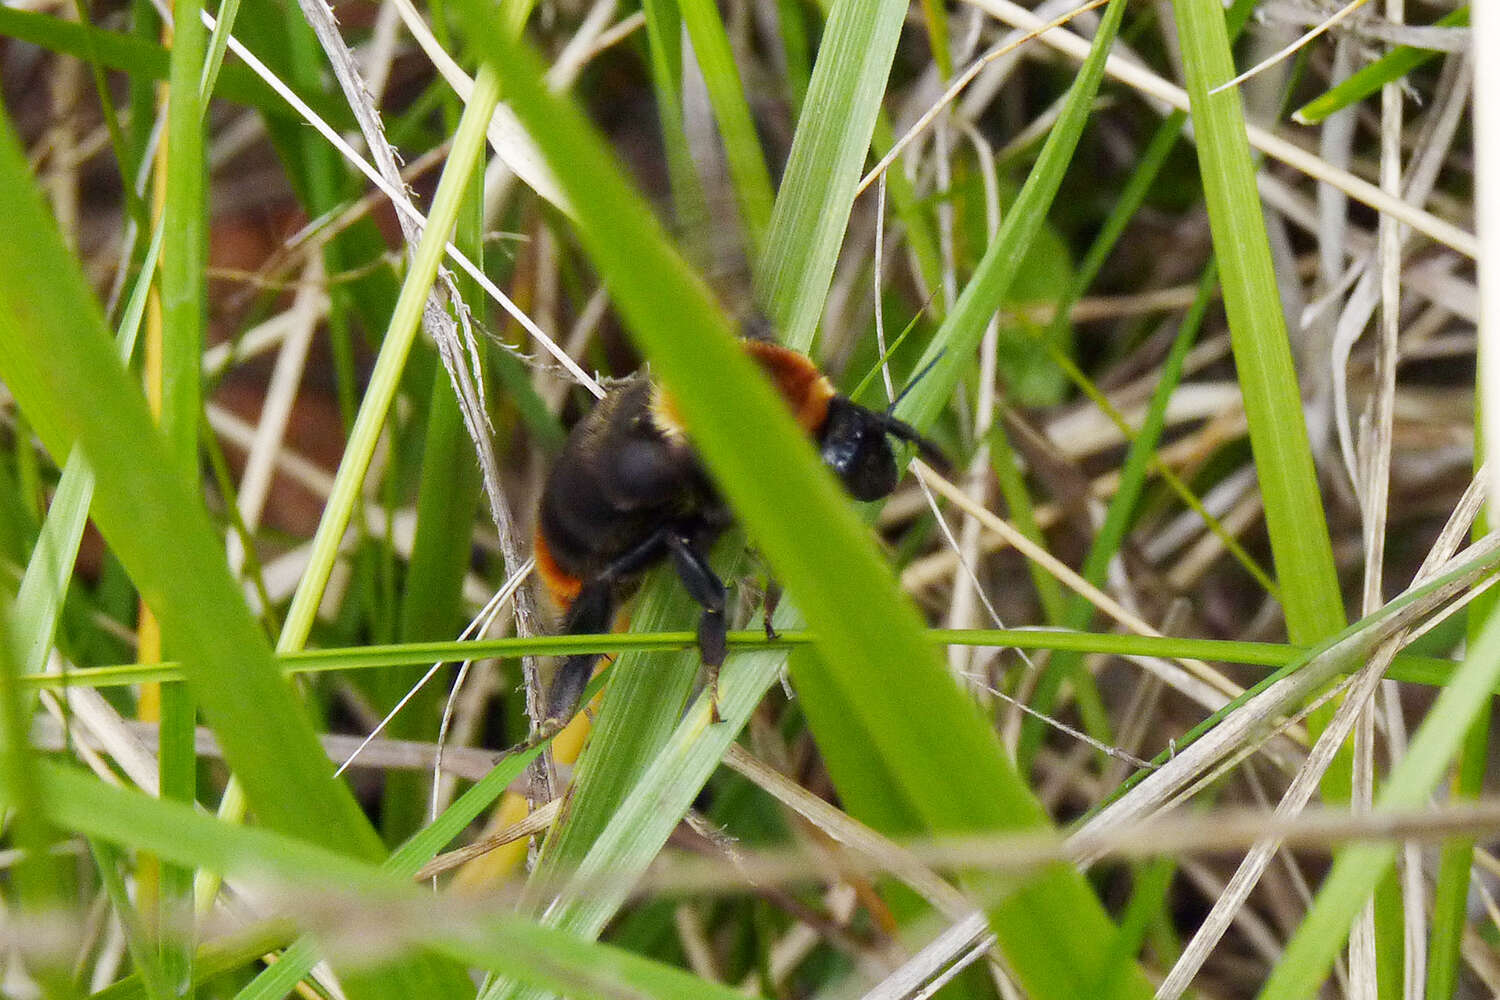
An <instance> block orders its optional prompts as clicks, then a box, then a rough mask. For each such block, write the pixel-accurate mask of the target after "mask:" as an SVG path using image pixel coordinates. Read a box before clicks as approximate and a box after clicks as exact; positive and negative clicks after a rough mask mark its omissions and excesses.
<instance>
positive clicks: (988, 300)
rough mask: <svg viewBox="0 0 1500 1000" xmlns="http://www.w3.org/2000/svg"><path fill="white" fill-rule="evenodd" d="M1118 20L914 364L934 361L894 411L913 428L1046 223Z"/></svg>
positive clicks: (952, 385) (948, 395) (1116, 8)
mask: <svg viewBox="0 0 1500 1000" xmlns="http://www.w3.org/2000/svg"><path fill="white" fill-rule="evenodd" d="M1123 16H1124V4H1123V3H1120V2H1119V0H1112V2H1111V3H1110V5H1109V6H1108V7H1107V8H1105V13H1104V17H1103V18H1102V19H1101V21H1100V24H1099V30H1098V31H1097V33H1096V34H1095V36H1094V43H1093V45H1092V47H1091V48H1090V50H1089V55H1088V58H1087V59H1085V60H1084V62H1083V65H1082V66H1081V67H1080V68H1079V71H1078V75H1077V76H1076V77H1075V78H1074V80H1073V86H1072V87H1070V88H1069V90H1068V95H1067V98H1066V99H1065V101H1064V103H1063V108H1062V111H1061V112H1060V113H1059V115H1058V118H1057V122H1056V124H1054V125H1053V126H1052V130H1051V132H1050V133H1049V134H1048V136H1047V142H1046V143H1045V145H1043V146H1042V151H1041V153H1040V155H1038V157H1037V161H1036V165H1035V166H1033V167H1032V169H1031V173H1030V174H1029V175H1027V177H1026V183H1025V184H1023V185H1022V187H1021V190H1020V193H1018V194H1017V195H1016V199H1015V202H1014V203H1013V204H1012V205H1011V206H1010V210H1009V211H1008V212H1007V213H1006V215H1005V219H1004V221H1002V222H1001V224H1000V230H999V232H997V233H996V234H995V239H994V241H993V242H991V244H990V246H989V248H988V249H986V250H985V252H984V256H983V257H982V258H981V259H980V261H979V266H978V267H976V268H975V270H974V275H973V277H972V278H970V279H969V283H968V285H966V286H965V287H964V290H963V293H962V294H960V295H959V297H958V302H957V303H955V304H954V307H953V311H952V312H951V313H949V314H948V316H947V318H946V319H944V320H943V325H942V326H941V327H939V328H938V332H937V333H936V335H934V336H933V338H932V342H931V343H930V344H929V345H928V347H927V350H926V352H925V353H924V354H923V355H922V359H921V360H920V361H919V362H918V363H917V369H918V370H921V369H922V368H924V367H926V366H927V365H929V364H934V362H935V365H934V367H933V369H932V371H931V372H929V373H928V375H927V376H926V377H925V378H923V379H922V381H921V382H920V383H919V384H918V385H917V386H916V387H915V388H914V389H913V390H912V391H911V392H910V393H908V394H907V397H906V398H905V399H904V400H902V404H901V406H899V407H897V412H898V414H899V415H900V416H901V418H902V419H903V420H906V421H907V422H908V423H910V424H912V425H913V426H915V427H918V428H925V427H930V426H931V425H932V423H933V421H935V420H936V419H937V415H938V414H939V413H940V412H942V411H943V409H945V408H946V407H947V406H948V404H949V402H950V401H951V400H952V398H953V394H954V392H955V389H956V386H957V385H958V379H959V376H960V375H961V374H962V373H963V372H964V371H966V370H967V368H968V366H969V365H970V363H971V361H972V359H973V357H974V352H975V351H976V350H977V349H978V347H979V341H980V338H981V337H983V336H984V329H985V327H986V325H988V323H989V321H990V317H991V316H993V315H994V314H995V311H996V310H998V309H999V308H1000V307H1001V304H1002V302H1003V300H1004V298H1005V293H1006V292H1007V291H1009V290H1010V286H1011V283H1012V282H1013V281H1014V280H1015V277H1016V273H1017V271H1018V270H1019V269H1020V266H1021V263H1022V261H1023V260H1024V259H1025V257H1026V251H1027V249H1028V248H1029V247H1030V246H1031V243H1032V241H1033V240H1034V239H1035V237H1036V235H1037V233H1038V232H1040V231H1041V229H1042V227H1043V225H1045V224H1046V219H1047V212H1048V209H1049V208H1050V207H1051V205H1052V200H1053V199H1054V198H1055V197H1056V196H1057V189H1058V186H1059V185H1060V184H1061V183H1062V178H1063V174H1064V173H1066V171H1067V169H1068V164H1069V162H1070V161H1071V160H1072V157H1073V151H1074V150H1075V149H1076V148H1077V147H1078V139H1079V137H1080V136H1081V135H1082V134H1083V128H1084V126H1085V125H1086V124H1087V123H1088V117H1089V112H1090V110H1091V108H1092V105H1093V101H1094V95H1095V94H1096V93H1097V92H1098V90H1099V82H1100V81H1101V80H1102V79H1103V77H1104V63H1105V59H1106V58H1107V56H1108V55H1109V47H1110V44H1111V43H1112V42H1113V41H1114V37H1115V33H1116V32H1117V31H1118V30H1119V24H1120V20H1121V18H1122V17H1123Z"/></svg>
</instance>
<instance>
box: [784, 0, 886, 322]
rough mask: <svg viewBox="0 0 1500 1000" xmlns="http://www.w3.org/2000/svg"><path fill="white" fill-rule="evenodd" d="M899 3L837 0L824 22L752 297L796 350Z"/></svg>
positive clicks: (845, 213) (837, 238)
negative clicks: (816, 55)
mask: <svg viewBox="0 0 1500 1000" xmlns="http://www.w3.org/2000/svg"><path fill="white" fill-rule="evenodd" d="M906 11H907V4H905V3H898V2H895V0H840V2H838V3H835V4H833V7H832V9H831V10H830V11H829V14H828V22H827V24H826V25H825V26H824V28H823V40H822V42H821V43H820V45H819V48H818V61H817V63H816V64H815V65H814V66H813V73H812V80H811V81H810V83H809V84H808V90H807V100H806V101H805V102H804V104H803V110H802V118H801V119H800V120H799V121H798V123H797V131H796V134H795V136H794V137H793V139H792V150H791V153H790V154H789V156H788V157H787V164H786V172H785V173H784V174H783V176H782V179H781V190H780V191H779V192H778V193H777V195H776V207H775V209H774V210H773V211H772V213H771V230H770V233H769V235H768V236H767V237H766V254H765V256H764V257H763V258H762V260H761V262H760V266H759V267H758V268H757V272H756V278H757V282H758V288H757V293H758V294H757V299H758V301H759V302H760V304H761V306H762V307H763V308H765V309H766V311H767V313H768V314H769V315H770V317H771V319H772V320H774V321H775V322H776V323H777V324H778V325H779V327H780V329H781V332H782V339H783V340H784V341H785V342H786V343H787V344H788V345H790V346H792V347H795V348H798V349H799V350H806V349H807V348H808V346H809V345H810V344H811V343H812V341H813V334H814V332H815V331H816V330H817V326H818V318H819V316H820V315H821V314H822V311H823V300H824V298H825V297H826V296H827V295H828V285H829V281H830V280H831V279H832V277H833V265H834V262H835V261H836V259H837V258H838V252H839V247H840V246H842V245H843V242H844V230H845V227H846V226H847V225H848V222H849V212H850V209H851V207H852V205H853V202H854V190H855V188H856V187H857V186H858V184H859V172H860V168H861V166H862V165H863V164H864V162H865V157H866V155H867V154H868V152H869V149H870V137H871V135H872V134H873V133H874V130H875V117H876V114H877V112H878V111H879V109H880V99H881V95H882V94H883V93H884V92H885V86H886V77H887V76H888V75H889V73H890V69H891V59H892V58H893V57H894V55H895V51H896V41H897V39H898V37H899V36H900V33H901V24H902V21H903V20H904V19H905V17H906Z"/></svg>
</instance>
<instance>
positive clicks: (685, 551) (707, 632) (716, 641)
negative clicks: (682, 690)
mask: <svg viewBox="0 0 1500 1000" xmlns="http://www.w3.org/2000/svg"><path fill="white" fill-rule="evenodd" d="M667 547H668V548H669V549H670V550H671V552H672V565H673V566H674V567H676V569H677V577H678V579H680V580H681V581H682V585H683V586H684V587H686V588H687V592H688V594H689V595H690V596H691V597H692V598H693V600H695V601H697V602H698V603H699V604H701V605H703V615H702V616H701V617H700V618H699V619H698V650H699V652H700V653H701V654H702V656H703V665H704V666H705V667H707V668H708V690H709V705H710V707H711V710H712V713H713V715H712V719H713V721H714V722H720V721H722V720H721V719H720V717H719V667H720V666H722V665H723V663H724V657H725V656H726V655H727V654H728V652H729V635H728V626H727V625H726V624H725V622H724V581H722V580H720V579H719V578H718V576H717V575H715V574H714V571H713V567H711V566H709V564H708V557H707V556H706V555H705V554H704V553H703V552H702V551H701V550H700V549H699V548H697V547H696V546H695V545H694V544H693V543H692V541H691V540H690V539H688V538H685V537H683V536H682V535H679V534H676V533H673V534H671V535H668V536H667Z"/></svg>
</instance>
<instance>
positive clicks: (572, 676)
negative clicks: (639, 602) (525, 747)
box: [546, 528, 672, 727]
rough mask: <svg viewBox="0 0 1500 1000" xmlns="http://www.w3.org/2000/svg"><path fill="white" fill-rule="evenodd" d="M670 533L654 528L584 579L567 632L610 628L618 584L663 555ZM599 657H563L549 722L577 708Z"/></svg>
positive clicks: (554, 680) (568, 715) (551, 693)
mask: <svg viewBox="0 0 1500 1000" xmlns="http://www.w3.org/2000/svg"><path fill="white" fill-rule="evenodd" d="M670 537H672V536H671V534H670V532H668V530H667V529H665V528H663V529H661V530H659V531H655V532H652V533H651V535H650V536H649V537H647V538H646V540H645V541H643V542H641V543H640V544H639V545H637V546H636V547H635V548H633V549H631V550H630V551H629V552H626V553H625V554H624V555H622V556H620V557H619V558H618V559H616V560H615V561H614V562H612V563H610V564H609V565H608V566H606V567H605V568H604V570H603V571H602V572H600V573H599V575H598V576H596V577H594V578H593V579H592V580H589V581H588V582H587V583H585V584H584V585H583V589H581V590H580V591H579V592H578V596H577V597H575V598H574V599H573V603H572V604H571V605H569V606H568V613H567V618H566V621H565V622H564V627H563V631H564V632H565V633H566V634H568V635H591V634H593V633H596V632H608V631H609V629H610V626H611V625H612V624H613V619H614V613H615V587H616V586H617V585H618V584H619V582H620V581H621V580H622V579H625V578H627V577H630V576H634V575H635V574H636V573H639V572H640V571H641V570H643V569H645V568H646V567H647V566H650V565H651V564H652V563H653V562H656V561H657V560H658V559H660V558H661V557H662V556H663V555H664V554H665V551H666V548H667V544H668V539H669V538H670ZM598 661H599V654H598V653H576V654H574V655H572V656H567V657H564V658H563V661H562V664H561V665H560V666H559V667H558V668H557V673H556V674H554V675H553V677H552V686H551V687H550V688H549V689H548V691H547V720H546V725H549V726H550V725H556V726H559V727H560V726H562V725H564V724H566V723H567V722H568V720H569V719H571V718H572V717H573V714H574V713H575V712H577V711H578V702H579V701H580V700H581V699H582V698H583V692H584V689H585V688H587V687H588V686H589V678H591V677H593V676H594V664H595V663H597V662H598Z"/></svg>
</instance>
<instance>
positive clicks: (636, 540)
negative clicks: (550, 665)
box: [535, 337, 940, 725]
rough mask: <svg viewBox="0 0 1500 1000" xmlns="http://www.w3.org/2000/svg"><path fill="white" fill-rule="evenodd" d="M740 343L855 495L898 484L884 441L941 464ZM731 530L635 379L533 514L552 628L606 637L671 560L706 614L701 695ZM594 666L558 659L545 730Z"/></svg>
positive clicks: (880, 416) (779, 358)
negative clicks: (556, 623) (716, 552)
mask: <svg viewBox="0 0 1500 1000" xmlns="http://www.w3.org/2000/svg"><path fill="white" fill-rule="evenodd" d="M741 344H742V346H743V347H744V349H745V352H746V353H747V354H749V355H750V357H751V358H752V359H753V360H755V361H756V362H757V363H758V364H759V365H760V366H761V368H762V369H763V370H764V371H765V373H766V375H767V377H768V378H770V380H771V382H772V384H773V385H774V386H775V387H776V388H777V389H778V390H779V391H780V393H781V396H782V398H783V399H785V400H786V403H787V406H788V407H789V408H790V409H791V411H792V413H793V415H794V417H795V418H796V420H797V422H798V424H799V425H801V427H802V428H803V429H804V430H805V431H806V432H807V433H808V435H809V436H810V437H811V438H812V439H813V440H814V441H815V442H816V444H817V446H818V448H819V451H820V453H821V455H822V458H823V461H824V463H826V464H827V465H828V467H829V468H830V469H831V470H832V471H833V473H834V475H836V476H838V478H839V480H840V481H841V482H842V483H843V484H844V488H845V489H846V490H847V491H848V492H849V494H850V495H851V496H853V497H854V498H855V499H856V500H878V499H880V498H881V497H885V496H889V495H890V493H891V491H892V490H894V489H895V488H896V482H897V480H898V478H899V476H898V473H897V470H896V460H895V456H894V454H893V453H892V450H891V443H890V441H889V438H896V439H898V440H901V441H907V442H910V443H912V444H914V445H916V446H917V447H918V448H920V449H921V450H922V451H923V452H924V453H927V454H932V455H939V457H940V453H938V451H937V449H936V448H935V447H934V446H933V445H932V444H931V443H930V442H928V441H927V440H926V439H925V438H923V437H922V436H921V434H919V433H918V432H917V431H916V429H915V428H913V427H911V426H910V425H908V424H906V423H903V422H902V421H900V420H897V419H896V418H895V417H893V416H892V415H891V414H890V413H889V412H879V411H876V410H871V409H868V408H866V407H863V406H860V405H859V404H858V403H855V402H854V401H853V400H851V399H849V398H848V397H847V396H843V395H840V394H839V393H838V392H837V391H835V389H834V387H833V384H832V383H831V382H830V381H829V380H828V378H827V377H826V376H825V375H824V374H823V373H822V372H821V371H820V370H819V369H818V367H817V366H816V365H815V364H813V362H812V361H811V360H809V359H808V358H807V357H806V356H804V355H802V354H799V353H798V352H796V351H793V350H791V349H790V348H786V347H782V346H780V345H778V344H775V343H772V342H770V341H768V340H760V339H755V338H750V337H746V338H744V339H742V340H741ZM731 523H732V518H731V516H730V512H729V508H728V507H727V506H726V505H725V503H724V501H723V500H722V499H721V498H720V497H719V495H718V493H717V492H716V491H715V490H714V487H713V484H712V483H711V482H710V481H709V478H708V475H707V473H706V472H705V471H704V468H703V465H702V462H701V461H700V460H699V458H698V455H697V454H696V453H695V452H694V450H693V448H692V445H691V444H690V443H689V442H688V439H687V435H686V433H685V430H684V428H683V426H682V423H681V421H680V419H679V418H678V416H677V413H676V410H675V408H674V406H673V405H672V400H671V397H670V396H668V395H667V394H666V393H665V392H664V391H663V390H662V389H661V388H660V387H659V386H657V385H655V384H654V383H652V382H651V381H649V380H648V379H645V378H637V379H633V380H631V381H628V382H626V383H625V384H623V385H621V386H619V387H617V388H615V389H613V390H612V391H610V392H609V393H608V394H607V395H605V397H604V398H603V399H601V400H600V401H599V402H598V403H597V404H596V405H595V407H594V409H593V410H592V411H590V412H589V414H588V415H587V416H585V417H584V418H583V419H582V420H581V421H580V422H579V423H578V424H577V425H575V426H574V428H573V430H572V432H571V434H570V435H569V436H568V440H567V443H566V444H565V445H564V446H563V450H562V454H561V456H560V457H559V458H558V460H557V462H556V464H555V465H553V467H552V470H551V473H550V474H549V475H548V477H547V482H546V485H545V486H544V487H543V489H542V495H541V499H540V502H539V506H538V511H537V519H536V538H535V555H536V565H537V570H538V572H539V573H540V575H541V578H542V581H543V583H544V585H545V586H546V588H547V591H548V593H549V594H550V596H551V598H552V600H553V602H554V603H555V604H556V605H557V606H558V608H559V609H560V610H561V612H562V627H563V630H564V631H565V632H566V633H567V634H569V635H586V634H591V633H596V632H606V631H608V630H609V628H610V626H611V623H612V621H613V618H614V613H615V610H616V608H617V607H618V605H619V602H620V601H621V600H623V599H624V598H625V597H626V596H628V593H629V591H630V589H631V588H632V586H633V585H634V583H635V582H636V580H637V578H638V577H639V576H640V575H641V574H642V573H643V572H645V571H646V570H647V569H649V568H650V567H652V566H654V565H656V564H657V563H660V562H663V561H665V560H668V559H670V560H671V562H672V566H673V568H674V569H675V570H676V572H677V576H678V577H679V579H681V581H682V584H683V586H684V587H686V588H687V592H688V594H689V595H690V596H691V597H692V598H693V600H694V601H696V602H697V603H698V604H699V605H701V606H702V608H703V612H702V615H701V617H700V618H699V621H698V649H699V651H700V653H701V655H702V657H703V663H704V664H705V665H706V666H707V667H708V669H709V683H710V685H711V686H712V685H716V684H717V678H718V668H719V666H720V665H721V664H722V663H723V662H724V657H725V653H726V643H727V640H726V629H727V625H726V623H725V619H724V600H725V592H724V584H723V582H722V581H721V580H720V579H719V578H718V576H716V575H715V574H714V571H713V569H712V568H711V567H710V566H709V563H708V553H709V550H710V548H712V546H713V544H714V542H715V540H716V539H717V538H718V537H719V535H720V534H722V533H723V532H724V530H725V529H726V528H728V527H729V526H730V524H731ZM597 660H598V655H597V654H578V655H574V656H569V657H565V658H564V659H563V662H562V664H561V665H560V666H559V668H558V670H557V673H556V674H555V676H554V678H553V681H552V684H551V687H550V689H549V691H548V696H547V715H548V718H547V723H548V724H549V725H552V724H556V725H560V724H562V723H563V722H565V721H566V720H567V719H568V718H570V717H571V716H572V715H573V713H574V711H575V710H576V709H577V706H578V702H579V699H580V698H581V697H582V695H583V691H584V688H585V687H586V686H587V684H588V680H589V677H590V676H591V675H592V673H593V668H594V664H595V662H596V661H597ZM714 720H715V721H718V706H717V704H715V706H714Z"/></svg>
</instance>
